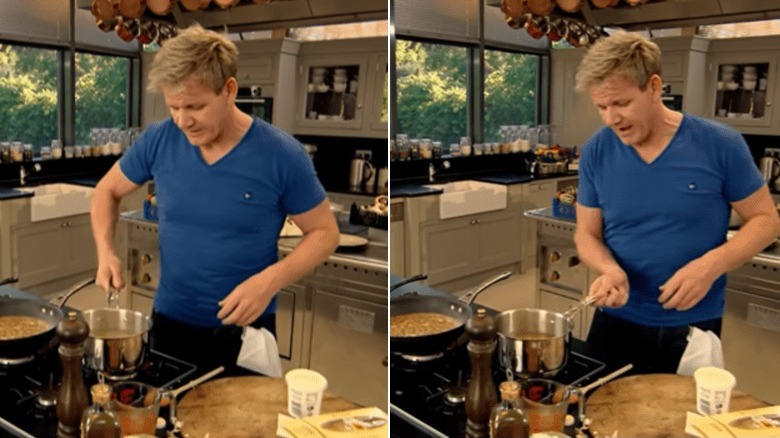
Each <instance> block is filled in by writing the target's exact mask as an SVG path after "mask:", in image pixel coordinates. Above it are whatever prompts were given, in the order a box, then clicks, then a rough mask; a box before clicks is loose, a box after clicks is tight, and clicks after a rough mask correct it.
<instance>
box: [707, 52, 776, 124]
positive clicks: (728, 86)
mask: <svg viewBox="0 0 780 438" xmlns="http://www.w3.org/2000/svg"><path fill="white" fill-rule="evenodd" d="M710 68H711V70H712V71H711V78H710V80H711V81H712V82H714V83H715V87H714V96H711V97H710V101H711V105H712V106H711V109H710V112H709V114H707V116H708V117H711V118H714V119H715V120H718V121H721V122H723V123H727V124H729V125H732V126H734V127H747V128H748V129H750V127H757V126H764V127H768V126H770V125H771V124H772V100H773V99H772V96H773V93H774V91H775V81H776V76H777V57H776V56H773V55H771V56H767V55H766V54H740V55H739V56H735V55H713V56H712V57H711V63H710Z"/></svg>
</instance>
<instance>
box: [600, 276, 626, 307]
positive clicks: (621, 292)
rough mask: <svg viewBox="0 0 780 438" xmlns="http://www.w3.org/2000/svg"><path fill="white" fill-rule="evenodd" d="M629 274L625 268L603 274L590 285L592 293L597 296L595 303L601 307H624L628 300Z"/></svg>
mask: <svg viewBox="0 0 780 438" xmlns="http://www.w3.org/2000/svg"><path fill="white" fill-rule="evenodd" d="M629 290H630V289H629V287H628V276H627V275H626V273H625V272H623V270H618V269H616V270H614V271H609V272H605V273H603V274H601V275H600V276H599V277H597V278H596V280H594V281H593V283H592V284H591V285H590V295H591V296H594V297H596V301H595V302H594V303H593V304H594V305H596V306H599V307H604V306H606V307H622V306H624V305H625V304H626V303H627V302H628V291H629Z"/></svg>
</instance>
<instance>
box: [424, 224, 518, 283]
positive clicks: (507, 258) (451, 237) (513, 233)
mask: <svg viewBox="0 0 780 438" xmlns="http://www.w3.org/2000/svg"><path fill="white" fill-rule="evenodd" d="M521 217H522V213H521V212H520V211H519V210H516V209H505V210H500V211H495V212H487V213H481V214H475V215H469V216H464V217H460V218H453V219H447V220H441V221H436V222H430V223H423V224H422V225H421V228H420V252H421V259H422V266H421V272H424V273H426V274H427V275H428V284H429V285H430V286H432V287H436V286H441V285H442V284H444V283H446V282H449V281H452V280H456V279H459V278H463V277H467V276H472V275H474V274H478V273H482V272H485V271H489V270H491V269H497V268H500V267H504V266H512V265H515V264H517V263H518V262H519V261H520V251H519V248H520V220H521Z"/></svg>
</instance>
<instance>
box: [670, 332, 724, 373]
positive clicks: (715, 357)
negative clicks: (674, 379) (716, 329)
mask: <svg viewBox="0 0 780 438" xmlns="http://www.w3.org/2000/svg"><path fill="white" fill-rule="evenodd" d="M706 366H713V367H718V368H723V347H722V346H721V343H720V338H718V336H717V335H716V334H715V333H713V332H712V331H710V330H707V331H706V332H705V331H703V330H701V329H699V328H697V327H693V326H691V329H690V331H689V332H688V346H687V347H685V352H683V355H682V358H681V359H680V365H679V366H678V367H677V374H682V375H685V376H692V375H693V373H694V372H695V371H696V370H697V369H699V368H701V367H706Z"/></svg>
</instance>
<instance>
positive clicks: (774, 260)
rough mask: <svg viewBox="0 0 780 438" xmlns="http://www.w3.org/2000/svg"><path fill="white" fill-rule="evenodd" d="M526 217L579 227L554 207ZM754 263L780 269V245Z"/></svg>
mask: <svg viewBox="0 0 780 438" xmlns="http://www.w3.org/2000/svg"><path fill="white" fill-rule="evenodd" d="M524 214H525V216H526V217H530V218H533V219H537V220H543V221H547V222H551V223H558V224H562V225H570V226H571V225H574V226H576V225H577V221H576V220H574V219H568V218H562V217H556V216H554V215H553V214H552V207H546V208H539V209H536V210H528V211H526V212H525V213H524ZM738 231H739V230H728V232H727V233H726V239H731V238H732V237H733V236H734V235H735V234H736V233H737V232H738ZM752 261H753V262H754V263H761V264H764V265H769V266H771V267H776V268H780V245H778V244H777V242H776V243H774V244H772V245H770V246H768V247H767V248H765V249H764V250H763V251H761V252H759V253H758V254H756V255H755V256H753V260H752Z"/></svg>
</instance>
